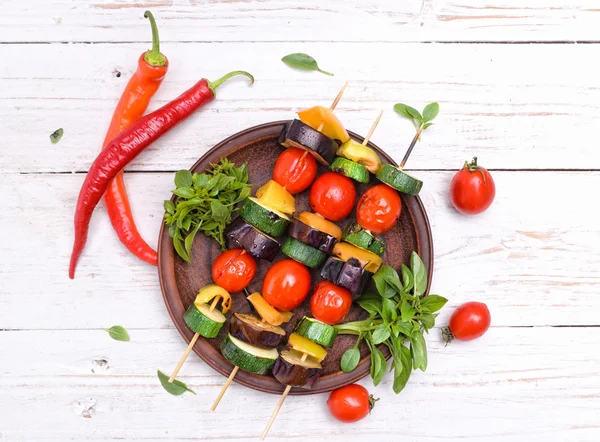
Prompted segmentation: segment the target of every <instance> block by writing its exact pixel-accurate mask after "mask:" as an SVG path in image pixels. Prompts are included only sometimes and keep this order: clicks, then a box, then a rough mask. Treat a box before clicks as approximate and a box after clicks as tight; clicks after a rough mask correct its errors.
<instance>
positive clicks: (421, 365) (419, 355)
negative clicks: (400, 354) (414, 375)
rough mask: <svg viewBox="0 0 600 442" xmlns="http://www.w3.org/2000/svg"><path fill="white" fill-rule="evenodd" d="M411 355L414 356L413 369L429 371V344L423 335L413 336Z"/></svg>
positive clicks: (416, 334) (411, 339)
mask: <svg viewBox="0 0 600 442" xmlns="http://www.w3.org/2000/svg"><path fill="white" fill-rule="evenodd" d="M410 353H411V354H412V360H413V368H414V369H415V370H416V369H417V368H418V369H420V370H421V371H425V370H426V369H427V344H425V338H424V337H423V335H422V334H421V333H415V334H413V336H411V338H410Z"/></svg>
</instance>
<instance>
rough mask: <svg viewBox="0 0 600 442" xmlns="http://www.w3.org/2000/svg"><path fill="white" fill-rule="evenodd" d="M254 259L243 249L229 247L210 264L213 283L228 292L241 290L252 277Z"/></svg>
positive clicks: (254, 268)
mask: <svg viewBox="0 0 600 442" xmlns="http://www.w3.org/2000/svg"><path fill="white" fill-rule="evenodd" d="M255 273H256V261H255V260H254V258H253V257H252V256H251V255H250V254H249V253H247V252H246V251H245V250H244V249H229V250H226V251H225V252H223V253H221V254H220V255H219V256H218V257H217V259H215V262H214V263H213V266H212V279H213V281H214V282H215V284H217V285H219V286H221V287H223V288H224V289H225V290H227V291H228V292H241V291H242V290H244V289H245V288H246V287H247V286H248V284H250V282H251V281H252V278H254V274H255Z"/></svg>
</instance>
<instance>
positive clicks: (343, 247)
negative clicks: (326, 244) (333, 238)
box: [333, 242, 382, 273]
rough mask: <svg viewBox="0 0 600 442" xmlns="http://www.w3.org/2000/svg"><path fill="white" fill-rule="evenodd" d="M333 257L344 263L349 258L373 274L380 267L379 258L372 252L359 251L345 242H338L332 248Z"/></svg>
mask: <svg viewBox="0 0 600 442" xmlns="http://www.w3.org/2000/svg"><path fill="white" fill-rule="evenodd" d="M333 256H337V257H338V258H340V259H341V260H342V261H344V262H348V260H349V259H350V258H354V259H357V260H358V261H359V262H360V265H361V266H363V267H364V268H365V270H366V271H368V272H371V273H375V272H376V271H377V270H379V267H381V264H382V261H381V257H380V256H377V255H376V254H375V253H373V252H369V251H368V250H364V249H360V248H358V247H356V246H354V245H352V244H348V243H347V242H338V243H337V244H336V245H335V246H333Z"/></svg>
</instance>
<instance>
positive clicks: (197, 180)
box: [192, 173, 209, 188]
mask: <svg viewBox="0 0 600 442" xmlns="http://www.w3.org/2000/svg"><path fill="white" fill-rule="evenodd" d="M208 180H209V178H208V175H207V174H205V173H200V174H198V173H195V174H194V175H193V176H192V181H193V182H194V187H195V188H199V187H202V188H203V187H206V186H207V184H208Z"/></svg>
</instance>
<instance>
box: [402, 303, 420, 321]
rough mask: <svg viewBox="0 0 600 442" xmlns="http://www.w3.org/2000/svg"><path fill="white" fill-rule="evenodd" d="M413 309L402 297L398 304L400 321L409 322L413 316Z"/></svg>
mask: <svg viewBox="0 0 600 442" xmlns="http://www.w3.org/2000/svg"><path fill="white" fill-rule="evenodd" d="M415 313H416V311H415V309H414V308H413V306H412V305H410V303H409V302H408V301H407V300H406V299H403V300H402V303H401V304H400V318H401V320H402V322H409V321H410V320H411V319H412V318H413V317H414V316H415Z"/></svg>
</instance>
